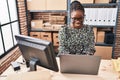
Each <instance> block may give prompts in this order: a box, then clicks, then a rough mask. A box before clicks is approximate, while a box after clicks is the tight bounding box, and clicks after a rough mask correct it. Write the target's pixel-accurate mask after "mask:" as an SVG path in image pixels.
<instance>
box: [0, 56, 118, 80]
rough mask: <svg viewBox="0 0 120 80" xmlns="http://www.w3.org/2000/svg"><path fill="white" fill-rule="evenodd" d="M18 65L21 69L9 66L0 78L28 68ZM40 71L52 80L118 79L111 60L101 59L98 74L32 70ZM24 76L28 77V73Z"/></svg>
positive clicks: (23, 71)
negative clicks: (15, 69) (16, 69)
mask: <svg viewBox="0 0 120 80" xmlns="http://www.w3.org/2000/svg"><path fill="white" fill-rule="evenodd" d="M17 61H22V57H20V58H19V59H18V60H17ZM57 62H58V65H59V58H57ZM20 67H21V70H20V71H17V72H15V71H14V70H13V68H12V67H11V66H10V67H9V68H8V69H7V70H6V71H5V72H4V73H3V74H2V75H0V76H1V77H0V80H6V78H7V77H9V75H11V74H12V75H18V76H19V75H21V73H23V74H24V73H26V72H27V71H28V70H29V68H26V65H21V66H20ZM41 71H47V72H49V73H50V76H51V79H52V80H120V79H119V74H118V73H117V72H115V71H114V70H113V65H112V61H111V60H102V61H101V64H100V68H99V73H98V75H83V74H63V73H60V72H54V71H51V70H48V69H45V68H43V67H37V71H36V72H34V74H35V75H37V74H39V72H41ZM27 73H28V72H27ZM24 75H26V74H24ZM46 75H47V74H46ZM48 75H49V74H48ZM26 77H29V75H28V76H26ZM31 77H32V76H31ZM33 77H34V75H33ZM45 77H46V76H45ZM7 80H8V79H7ZM20 80H21V79H20ZM36 80H37V79H36ZM46 80H48V79H46Z"/></svg>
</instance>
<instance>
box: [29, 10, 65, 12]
mask: <svg viewBox="0 0 120 80" xmlns="http://www.w3.org/2000/svg"><path fill="white" fill-rule="evenodd" d="M29 11H30V12H67V10H29Z"/></svg>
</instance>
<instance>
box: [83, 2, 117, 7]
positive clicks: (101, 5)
mask: <svg viewBox="0 0 120 80" xmlns="http://www.w3.org/2000/svg"><path fill="white" fill-rule="evenodd" d="M82 5H83V6H84V7H116V6H117V3H94V4H82Z"/></svg>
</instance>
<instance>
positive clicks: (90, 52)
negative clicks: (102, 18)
mask: <svg viewBox="0 0 120 80" xmlns="http://www.w3.org/2000/svg"><path fill="white" fill-rule="evenodd" d="M94 39H95V36H94V32H93V27H89V28H88V41H89V44H88V46H87V47H86V48H85V50H84V51H83V52H84V53H86V54H88V55H94V53H95V52H96V49H95V40H94Z"/></svg>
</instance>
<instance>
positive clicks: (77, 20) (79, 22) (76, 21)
mask: <svg viewBox="0 0 120 80" xmlns="http://www.w3.org/2000/svg"><path fill="white" fill-rule="evenodd" d="M83 22H84V12H83V11H81V10H76V11H72V12H71V26H72V27H73V28H81V27H82V26H83Z"/></svg>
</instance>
